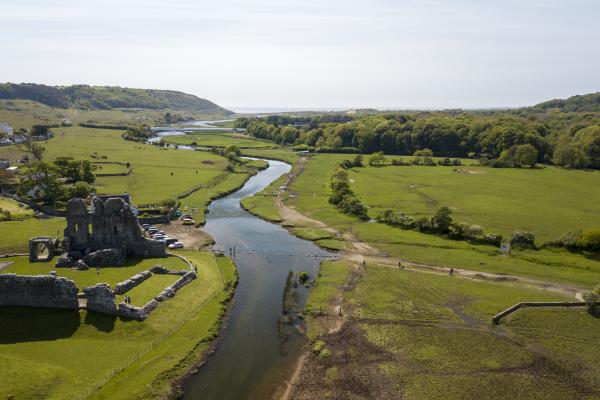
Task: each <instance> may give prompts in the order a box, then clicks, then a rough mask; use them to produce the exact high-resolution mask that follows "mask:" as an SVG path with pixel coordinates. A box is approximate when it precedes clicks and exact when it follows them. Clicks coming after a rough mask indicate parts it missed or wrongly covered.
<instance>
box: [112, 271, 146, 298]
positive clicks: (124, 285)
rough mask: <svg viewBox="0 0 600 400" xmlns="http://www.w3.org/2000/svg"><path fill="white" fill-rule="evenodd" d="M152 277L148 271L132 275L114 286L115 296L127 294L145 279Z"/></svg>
mask: <svg viewBox="0 0 600 400" xmlns="http://www.w3.org/2000/svg"><path fill="white" fill-rule="evenodd" d="M151 276H152V273H151V272H150V271H148V270H146V271H142V272H140V273H139V274H135V275H133V276H132V277H131V278H129V279H127V280H125V281H123V282H119V283H117V284H116V285H115V290H114V292H115V294H119V295H120V294H124V293H127V292H129V291H130V290H131V289H133V288H134V287H136V286H137V285H139V284H140V283H142V282H144V281H145V280H146V279H148V278H150V277H151Z"/></svg>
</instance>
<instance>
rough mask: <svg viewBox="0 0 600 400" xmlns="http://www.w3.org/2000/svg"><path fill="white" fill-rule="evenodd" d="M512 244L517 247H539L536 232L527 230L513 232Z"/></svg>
mask: <svg viewBox="0 0 600 400" xmlns="http://www.w3.org/2000/svg"><path fill="white" fill-rule="evenodd" d="M510 245H511V246H512V247H513V248H516V249H534V250H535V249H537V247H536V245H535V236H534V234H533V233H530V232H525V231H515V232H513V234H512V237H511V238H510Z"/></svg>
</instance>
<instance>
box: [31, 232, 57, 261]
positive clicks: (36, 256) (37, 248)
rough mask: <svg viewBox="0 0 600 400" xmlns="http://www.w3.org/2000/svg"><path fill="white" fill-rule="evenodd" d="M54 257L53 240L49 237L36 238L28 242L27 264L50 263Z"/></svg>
mask: <svg viewBox="0 0 600 400" xmlns="http://www.w3.org/2000/svg"><path fill="white" fill-rule="evenodd" d="M52 257H54V240H52V238H51V237H46V236H43V237H36V238H32V239H30V240H29V262H36V261H42V262H44V261H50V260H52Z"/></svg>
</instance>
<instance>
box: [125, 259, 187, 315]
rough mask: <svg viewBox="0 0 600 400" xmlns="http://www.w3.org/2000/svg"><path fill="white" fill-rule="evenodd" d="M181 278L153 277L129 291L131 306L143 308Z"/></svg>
mask: <svg viewBox="0 0 600 400" xmlns="http://www.w3.org/2000/svg"><path fill="white" fill-rule="evenodd" d="M180 268H181V267H180ZM181 269H183V268H181ZM179 278H181V277H180V276H177V275H152V276H151V277H150V278H148V279H146V280H145V281H144V282H142V283H141V284H140V285H138V286H136V287H134V288H133V289H131V290H130V291H128V292H127V296H129V298H130V299H131V304H133V305H134V306H136V307H143V306H144V304H146V303H147V302H149V301H150V300H152V299H153V298H155V297H156V296H157V295H158V294H159V293H160V292H162V291H163V289H164V288H166V287H167V286H171V285H172V284H174V283H175V281H177V280H178V279H179Z"/></svg>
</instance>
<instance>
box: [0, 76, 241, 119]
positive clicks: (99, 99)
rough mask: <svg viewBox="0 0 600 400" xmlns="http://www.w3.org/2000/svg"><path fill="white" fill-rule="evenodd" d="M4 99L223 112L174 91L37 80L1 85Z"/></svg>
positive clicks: (89, 106)
mask: <svg viewBox="0 0 600 400" xmlns="http://www.w3.org/2000/svg"><path fill="white" fill-rule="evenodd" d="M0 99H8V100H13V99H21V100H33V101H37V102H39V103H42V104H46V105H48V106H50V107H56V108H70V107H74V108H78V109H105V110H108V109H113V108H148V109H165V108H171V109H174V110H185V111H206V112H221V113H225V114H229V113H230V111H228V110H225V109H223V108H221V107H219V106H218V105H216V104H215V103H213V102H211V101H208V100H205V99H201V98H198V97H196V96H193V95H189V94H186V93H181V92H175V91H170V90H152V89H129V88H122V87H117V86H88V85H74V86H64V87H62V86H61V87H55V86H46V85H38V84H33V83H21V84H15V83H3V84H0Z"/></svg>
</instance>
